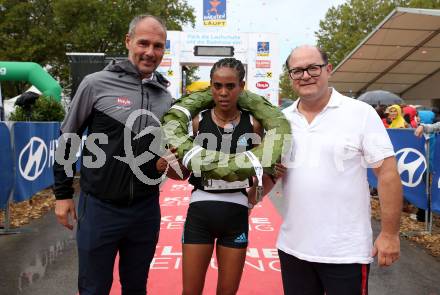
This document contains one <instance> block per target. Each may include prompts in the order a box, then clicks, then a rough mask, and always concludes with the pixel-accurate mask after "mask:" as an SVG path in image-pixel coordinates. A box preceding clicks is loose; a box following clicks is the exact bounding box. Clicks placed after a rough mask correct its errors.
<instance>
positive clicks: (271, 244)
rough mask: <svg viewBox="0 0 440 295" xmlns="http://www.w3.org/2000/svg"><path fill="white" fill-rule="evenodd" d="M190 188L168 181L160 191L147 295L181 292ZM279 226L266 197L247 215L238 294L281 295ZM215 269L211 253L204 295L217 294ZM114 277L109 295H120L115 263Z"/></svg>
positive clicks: (277, 216)
mask: <svg viewBox="0 0 440 295" xmlns="http://www.w3.org/2000/svg"><path fill="white" fill-rule="evenodd" d="M192 188H193V187H192V186H191V185H189V184H188V183H187V182H186V181H175V180H171V179H169V180H167V181H166V182H165V184H164V185H163V186H162V188H161V195H160V206H161V213H162V219H161V229H160V235H159V243H158V245H157V247H156V253H155V255H154V258H153V261H152V262H151V265H150V274H149V276H148V286H147V290H148V294H181V293H182V244H181V238H182V232H183V227H184V224H185V217H186V211H187V210H188V205H189V201H190V196H191V190H192ZM280 224H281V218H280V216H279V215H278V213H277V211H276V209H275V208H274V206H273V205H272V203H271V201H270V200H269V199H268V198H267V197H266V198H265V199H264V200H263V202H262V203H260V204H259V205H257V206H255V208H254V209H253V210H252V212H251V214H250V216H249V246H248V249H247V255H246V261H245V266H244V270H243V276H242V279H241V283H240V288H239V290H238V294H282V283H281V273H280V262H279V259H278V252H277V249H276V246H275V244H276V237H277V232H278V228H279V226H280ZM217 269H218V264H217V260H216V258H215V251H214V256H213V258H212V259H211V261H210V263H209V267H208V271H207V274H206V281H205V287H204V289H203V290H204V292H203V294H215V293H216V287H217ZM113 277H114V278H115V279H114V282H113V286H112V290H111V292H110V295H120V294H121V285H120V282H119V274H118V263H116V265H115V268H114V274H113ZM170 282H172V284H170ZM256 282H258V283H256Z"/></svg>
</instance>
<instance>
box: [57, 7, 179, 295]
mask: <svg viewBox="0 0 440 295" xmlns="http://www.w3.org/2000/svg"><path fill="white" fill-rule="evenodd" d="M125 42H126V47H127V49H128V51H129V56H128V60H127V61H123V62H120V63H116V64H113V65H109V66H107V67H106V68H105V69H104V70H103V71H101V72H97V73H94V74H91V75H88V76H86V77H85V78H84V80H83V81H82V83H81V85H80V86H79V88H78V91H77V92H76V94H75V97H74V98H73V100H72V105H71V109H70V110H69V112H68V114H67V116H66V118H65V120H64V122H63V124H62V127H61V132H62V133H63V134H69V133H74V134H77V135H81V134H82V133H83V131H85V130H86V129H87V134H88V136H89V138H93V136H91V135H92V134H95V135H96V134H100V135H99V138H100V139H99V140H98V139H95V140H94V141H93V142H90V143H88V142H87V143H86V146H85V147H84V149H83V159H82V166H81V181H80V183H81V195H80V200H79V203H78V214H76V209H75V205H74V202H73V200H72V197H73V188H72V179H73V177H71V176H72V175H69V174H68V173H67V169H66V168H67V167H66V166H65V165H61V164H60V162H61V163H63V162H62V161H58V158H57V162H58V163H56V164H55V167H54V175H55V186H54V192H55V196H56V208H55V214H56V215H57V218H58V220H59V222H60V223H61V224H63V225H64V226H66V227H67V228H69V229H72V228H73V225H72V224H71V222H70V221H69V218H73V219H75V220H77V245H78V258H79V276H78V288H79V292H80V294H81V295H89V294H99V295H101V294H109V292H110V288H111V285H112V281H113V265H114V262H115V257H116V254H117V253H119V258H120V259H119V276H120V281H121V285H122V294H124V295H128V294H130V295H134V294H146V282H147V277H148V271H149V266H150V262H151V260H152V258H153V255H154V251H155V248H156V244H157V240H158V234H159V225H160V207H159V185H158V183H159V182H160V178H161V174H162V173H163V172H164V170H165V169H166V160H165V159H164V158H161V157H160V156H158V155H159V154H160V153H159V144H158V143H159V142H160V140H158V137H157V134H158V132H157V131H158V129H159V128H155V127H160V119H161V118H162V116H163V115H164V114H165V113H166V112H167V111H168V110H169V108H170V107H171V104H172V98H171V95H170V93H169V92H168V91H167V89H166V87H167V86H168V81H167V80H165V78H163V77H162V76H161V75H160V74H159V73H158V72H156V71H155V70H156V68H157V67H158V66H159V64H160V62H161V60H162V57H163V54H164V50H165V42H166V28H165V26H164V24H163V22H162V21H160V20H159V19H157V18H155V17H153V16H148V15H141V16H138V17H136V18H134V19H133V20H132V22H131V23H130V27H129V32H128V34H127V36H126V41H125ZM141 110H145V111H144V113H143V114H139V113H140V111H141ZM147 127H149V128H151V129H152V130H149V131H148V132H146V133H147V134H145V135H143V134H140V133H141V132H142V131H143V130H144V129H145V128H147ZM155 131H156V132H155ZM143 133H145V131H144V132H143ZM137 135H139V136H138V138H137V137H136V136H137ZM67 147H68V148H67V152H66V157H67V155H68V152H69V147H70V146H69V145H67ZM60 150H61V149H60ZM64 152H65V151H61V152H60V151H57V154H58V153H62V154H64ZM140 158H143V159H144V161H141V163H138V162H136V159H137V160H139V159H140ZM69 166H70V165H69ZM164 167H165V168H164ZM73 171H74V170H73Z"/></svg>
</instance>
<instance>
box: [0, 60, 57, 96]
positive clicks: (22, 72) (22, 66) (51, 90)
mask: <svg viewBox="0 0 440 295" xmlns="http://www.w3.org/2000/svg"><path fill="white" fill-rule="evenodd" d="M0 81H27V82H29V83H30V84H32V85H34V86H35V87H37V89H38V90H40V91H41V93H43V95H46V96H50V97H52V98H54V99H56V100H57V101H60V100H61V86H60V84H58V82H57V81H56V80H55V79H54V78H52V76H51V75H49V74H48V73H47V72H46V71H45V70H44V69H43V68H42V67H41V66H40V65H39V64H37V63H34V62H9V61H0Z"/></svg>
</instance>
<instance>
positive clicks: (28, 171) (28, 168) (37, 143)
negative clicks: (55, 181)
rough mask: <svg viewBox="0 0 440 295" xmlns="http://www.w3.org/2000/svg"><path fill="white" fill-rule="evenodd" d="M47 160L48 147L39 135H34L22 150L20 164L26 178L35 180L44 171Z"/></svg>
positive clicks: (21, 171) (22, 173)
mask: <svg viewBox="0 0 440 295" xmlns="http://www.w3.org/2000/svg"><path fill="white" fill-rule="evenodd" d="M46 161H47V147H46V144H45V143H44V141H43V140H42V139H41V138H39V137H35V136H34V137H32V138H31V139H30V140H29V142H28V144H27V145H26V146H25V147H24V148H23V149H22V150H21V152H20V156H19V158H18V166H19V169H20V173H21V176H23V178H24V179H26V180H29V181H33V180H35V179H37V178H38V177H39V176H40V175H41V173H43V170H44V167H45V165H46Z"/></svg>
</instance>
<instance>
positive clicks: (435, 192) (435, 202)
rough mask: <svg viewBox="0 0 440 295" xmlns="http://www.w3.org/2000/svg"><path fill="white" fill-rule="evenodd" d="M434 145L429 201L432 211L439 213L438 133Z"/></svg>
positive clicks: (439, 149)
mask: <svg viewBox="0 0 440 295" xmlns="http://www.w3.org/2000/svg"><path fill="white" fill-rule="evenodd" d="M435 142H436V143H437V144H436V145H435V147H434V160H433V163H436V165H432V185H431V194H432V195H431V202H432V211H434V212H436V213H440V135H437V136H436V139H435Z"/></svg>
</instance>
